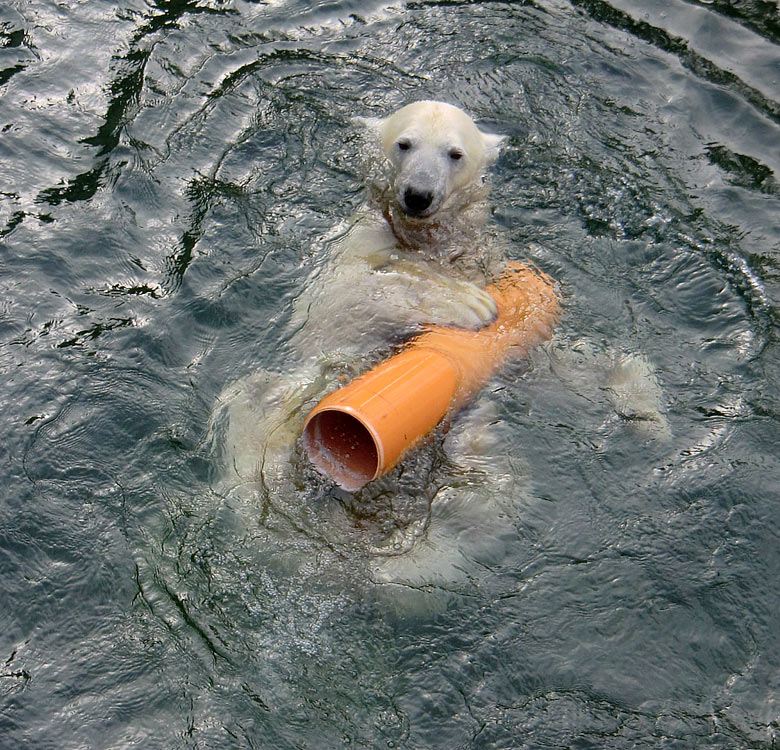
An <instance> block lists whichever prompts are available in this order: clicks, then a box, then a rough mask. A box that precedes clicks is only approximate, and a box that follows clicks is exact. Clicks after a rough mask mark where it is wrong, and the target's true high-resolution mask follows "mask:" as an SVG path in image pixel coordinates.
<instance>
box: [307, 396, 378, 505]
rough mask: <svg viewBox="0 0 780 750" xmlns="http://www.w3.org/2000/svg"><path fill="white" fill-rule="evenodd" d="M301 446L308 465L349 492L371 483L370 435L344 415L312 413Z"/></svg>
mask: <svg viewBox="0 0 780 750" xmlns="http://www.w3.org/2000/svg"><path fill="white" fill-rule="evenodd" d="M303 444H304V447H305V448H306V451H307V453H308V454H309V458H310V459H311V462H312V463H313V464H314V465H315V466H316V467H317V468H318V469H319V470H320V471H322V472H323V473H324V474H326V475H327V476H329V477H330V478H331V479H333V481H335V482H336V484H338V485H339V486H340V487H342V488H343V489H345V490H349V491H350V492H352V491H354V490H358V489H360V488H361V487H362V486H363V485H364V484H366V482H369V481H370V480H372V479H373V478H374V477H375V476H376V474H377V471H378V470H379V451H378V450H377V445H376V442H375V441H374V438H373V436H372V435H371V433H370V432H369V431H368V429H367V428H366V427H365V425H363V423H362V422H361V421H360V420H359V419H357V418H355V417H353V416H352V415H351V414H347V413H346V412H342V411H336V410H334V409H326V410H324V411H321V412H319V413H317V414H315V415H314V416H313V417H312V418H311V419H310V420H309V422H308V424H307V425H306V429H305V430H304V433H303Z"/></svg>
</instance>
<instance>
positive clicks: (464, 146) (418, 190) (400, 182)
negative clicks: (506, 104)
mask: <svg viewBox="0 0 780 750" xmlns="http://www.w3.org/2000/svg"><path fill="white" fill-rule="evenodd" d="M362 122H363V123H364V124H366V125H368V126H369V127H370V128H371V129H373V130H374V131H375V132H376V134H377V135H378V138H379V141H380V144H381V147H382V150H383V152H384V155H385V156H386V157H387V161H388V162H389V165H390V177H389V180H390V185H389V188H390V196H389V197H390V199H391V200H392V201H393V203H394V204H395V206H396V207H397V208H398V209H400V211H401V212H402V213H403V214H404V216H405V217H406V218H408V219H412V220H425V219H430V218H431V217H434V216H436V215H437V214H438V213H439V212H440V211H441V210H442V209H443V208H446V207H450V206H453V207H460V206H462V205H463V204H464V203H468V202H469V197H468V193H469V191H468V188H469V187H472V186H476V185H479V184H481V182H482V175H483V172H484V170H485V167H487V166H488V165H489V164H491V163H492V162H493V161H495V159H496V157H497V156H498V150H499V145H500V143H501V142H502V141H503V140H504V136H499V135H491V134H488V133H483V132H482V131H481V130H479V128H478V127H477V126H476V125H475V124H474V121H473V120H472V119H471V118H470V117H469V116H468V115H467V114H466V113H465V112H464V111H463V110H461V109H458V108H457V107H454V106H452V105H451V104H446V103H444V102H436V101H419V102H414V103H412V104H407V105H406V106H405V107H402V108H401V109H399V110H398V111H397V112H395V113H394V114H392V115H390V116H389V117H386V118H384V119H381V120H378V119H363V120H362Z"/></svg>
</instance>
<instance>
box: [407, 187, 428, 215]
mask: <svg viewBox="0 0 780 750" xmlns="http://www.w3.org/2000/svg"><path fill="white" fill-rule="evenodd" d="M431 203H433V193H432V192H431V191H430V190H415V189H414V188H411V187H409V188H406V190H405V191H404V209H405V210H406V212H407V213H410V214H421V213H423V212H424V211H425V210H426V209H427V208H428V207H429V206H430V205H431Z"/></svg>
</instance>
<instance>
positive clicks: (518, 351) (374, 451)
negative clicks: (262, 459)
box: [303, 263, 559, 491]
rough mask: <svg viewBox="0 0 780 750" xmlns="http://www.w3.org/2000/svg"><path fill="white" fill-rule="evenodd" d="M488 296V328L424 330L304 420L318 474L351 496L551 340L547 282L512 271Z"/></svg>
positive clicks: (553, 312)
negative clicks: (492, 316) (507, 366)
mask: <svg viewBox="0 0 780 750" xmlns="http://www.w3.org/2000/svg"><path fill="white" fill-rule="evenodd" d="M487 291H488V292H489V293H490V295H491V296H492V297H493V299H494V300H495V301H496V306H497V307H498V316H497V318H496V320H495V322H494V323H492V324H491V325H489V326H487V327H485V328H483V329H481V330H479V331H466V330H463V329H460V328H449V327H446V326H429V327H427V328H426V330H425V331H424V332H423V333H422V334H420V335H419V336H417V337H416V338H415V339H413V340H412V341H411V342H409V344H407V346H406V348H405V349H404V350H403V351H401V352H400V353H399V354H396V355H395V356H394V357H390V358H389V359H387V360H385V361H384V362H381V363H379V364H378V365H377V366H376V367H374V368H373V369H372V370H369V371H368V372H367V373H366V374H365V375H362V376H360V377H359V378H357V379H356V380H354V381H353V382H352V383H350V384H349V385H346V386H344V387H343V388H340V389H339V390H337V391H334V392H333V393H330V394H329V395H327V396H325V398H323V399H322V401H320V402H319V404H317V406H315V407H314V409H312V410H311V412H309V414H308V416H307V417H306V420H305V422H304V427H303V442H304V447H305V448H306V451H307V453H308V455H309V458H310V459H311V461H312V463H313V464H314V465H315V466H316V467H317V468H318V469H319V470H320V471H321V472H323V473H324V474H326V475H327V476H329V477H330V478H331V479H333V480H334V481H335V482H336V483H337V484H338V485H340V486H341V487H343V488H344V489H345V490H350V491H354V490H357V489H360V488H361V487H362V486H363V485H364V484H366V483H367V482H369V481H370V480H372V479H376V478H377V477H379V476H382V475H383V474H385V473H387V472H388V471H390V469H392V468H393V467H394V466H395V465H396V464H397V463H398V462H399V461H400V460H401V458H403V456H404V455H405V454H406V453H407V452H408V451H409V450H410V449H411V448H413V447H414V446H415V445H417V444H418V443H419V442H420V441H421V440H422V439H423V438H424V437H425V436H426V435H427V434H428V433H429V432H430V431H431V430H432V429H433V428H434V427H436V425H437V424H439V422H441V421H442V419H443V418H444V417H445V416H447V414H448V413H451V412H452V411H454V410H455V409H457V408H459V407H460V406H462V405H463V403H464V402H465V401H466V400H467V399H469V398H470V397H471V396H473V395H474V394H475V393H476V392H477V391H478V390H479V389H480V388H481V387H482V385H483V384H484V383H485V382H486V381H487V380H488V379H489V378H490V376H491V375H492V374H493V373H494V372H495V371H496V370H497V369H498V368H499V367H500V366H501V365H502V364H503V363H504V362H505V361H506V359H507V358H508V357H510V356H513V355H515V356H520V355H523V354H525V353H526V352H527V351H528V350H529V349H530V348H531V347H532V346H535V345H536V344H538V343H540V342H541V341H543V340H545V339H547V338H549V337H550V336H551V335H552V330H553V327H554V325H555V322H556V321H557V319H558V314H559V300H558V296H557V294H556V291H555V287H554V282H553V280H552V279H551V278H550V277H549V276H547V275H546V274H544V273H542V272H541V271H538V270H536V269H532V268H530V267H528V266H526V265H523V264H522V263H513V264H511V265H510V266H509V267H508V268H507V269H506V270H505V271H504V273H502V274H501V276H500V277H499V278H498V280H497V281H496V283H495V284H493V285H491V286H489V287H488V288H487Z"/></svg>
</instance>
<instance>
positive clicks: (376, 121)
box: [350, 117, 384, 134]
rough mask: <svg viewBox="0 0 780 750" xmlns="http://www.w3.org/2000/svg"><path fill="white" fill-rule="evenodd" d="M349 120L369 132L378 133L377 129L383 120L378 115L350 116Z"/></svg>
mask: <svg viewBox="0 0 780 750" xmlns="http://www.w3.org/2000/svg"><path fill="white" fill-rule="evenodd" d="M350 121H351V122H353V123H354V124H355V125H357V126H359V127H361V128H364V129H365V130H367V131H369V132H370V133H376V134H379V129H380V128H381V127H382V123H383V122H384V120H383V119H382V118H380V117H352V118H350Z"/></svg>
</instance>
